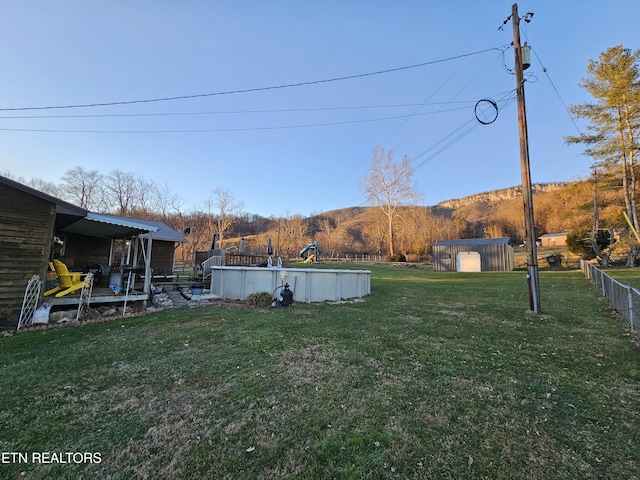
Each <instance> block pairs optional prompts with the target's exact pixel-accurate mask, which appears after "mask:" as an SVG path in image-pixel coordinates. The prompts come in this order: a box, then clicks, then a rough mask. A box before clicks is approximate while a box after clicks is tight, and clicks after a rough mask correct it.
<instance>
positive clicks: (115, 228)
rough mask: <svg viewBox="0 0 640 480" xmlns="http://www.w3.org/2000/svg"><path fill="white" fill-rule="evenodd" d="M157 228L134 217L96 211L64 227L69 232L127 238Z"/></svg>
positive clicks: (154, 230) (63, 229)
mask: <svg viewBox="0 0 640 480" xmlns="http://www.w3.org/2000/svg"><path fill="white" fill-rule="evenodd" d="M157 230H158V228H157V227H155V226H152V225H148V224H145V223H143V222H141V221H139V220H136V219H133V218H125V217H118V216H116V215H107V214H103V213H94V212H88V213H87V216H86V217H84V218H82V219H80V220H78V221H77V222H74V223H72V224H71V225H67V226H66V227H64V228H62V231H63V232H67V233H77V234H80V235H88V236H90V237H103V238H125V237H130V236H133V235H140V234H144V233H150V232H156V231H157Z"/></svg>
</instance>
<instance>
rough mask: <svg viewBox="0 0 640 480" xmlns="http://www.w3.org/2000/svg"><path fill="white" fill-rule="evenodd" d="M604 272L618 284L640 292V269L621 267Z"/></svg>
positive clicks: (607, 269)
mask: <svg viewBox="0 0 640 480" xmlns="http://www.w3.org/2000/svg"><path fill="white" fill-rule="evenodd" d="M603 271H604V273H606V274H607V275H609V276H610V277H612V278H615V279H616V280H617V281H618V282H620V283H622V284H624V285H631V286H632V287H633V288H635V289H638V290H640V267H633V268H624V267H623V266H621V265H620V266H616V267H614V268H605V269H604V270H603Z"/></svg>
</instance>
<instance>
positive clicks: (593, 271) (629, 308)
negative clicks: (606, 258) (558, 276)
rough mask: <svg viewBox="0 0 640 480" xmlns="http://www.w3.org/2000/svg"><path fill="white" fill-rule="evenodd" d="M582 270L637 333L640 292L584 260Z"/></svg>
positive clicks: (639, 319) (581, 261)
mask: <svg viewBox="0 0 640 480" xmlns="http://www.w3.org/2000/svg"><path fill="white" fill-rule="evenodd" d="M580 268H581V269H582V271H583V272H584V275H585V277H587V279H588V280H589V281H591V283H593V284H595V285H596V287H598V288H599V289H600V291H601V292H602V295H603V296H604V297H606V298H607V299H609V302H610V303H611V306H612V307H613V308H614V309H615V310H616V311H617V312H618V313H619V314H620V315H621V316H622V318H623V319H624V321H625V322H626V323H627V324H628V325H629V327H630V328H631V331H632V332H635V331H636V328H635V326H636V325H637V324H638V322H639V321H640V291H638V290H636V289H635V288H633V287H631V286H629V285H624V284H622V283H620V282H619V281H617V280H616V279H614V278H612V277H611V276H609V275H607V274H606V273H604V272H603V271H602V270H600V269H599V268H598V267H596V266H595V265H593V264H591V263H589V262H585V261H584V260H580Z"/></svg>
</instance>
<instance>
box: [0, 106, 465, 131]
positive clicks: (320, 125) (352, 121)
mask: <svg viewBox="0 0 640 480" xmlns="http://www.w3.org/2000/svg"><path fill="white" fill-rule="evenodd" d="M466 108H468V107H457V108H451V109H447V110H439V111H432V112H424V113H418V114H413V116H419V115H420V116H422V115H434V114H436V113H443V112H451V111H455V110H462V109H466ZM404 118H407V115H398V116H393V117H380V118H370V119H363V120H347V121H343V122H326V123H312V124H304V125H281V126H268V127H238V128H210V129H209V128H202V129H192V130H62V129H54V128H50V129H49V128H42V129H37V128H33V129H32V128H0V131H7V132H41V133H103V134H104V133H107V134H156V133H215V132H251V131H261V130H287V129H295V128H312V127H329V126H334V125H350V124H356V123H371V122H381V121H385V120H397V119H404Z"/></svg>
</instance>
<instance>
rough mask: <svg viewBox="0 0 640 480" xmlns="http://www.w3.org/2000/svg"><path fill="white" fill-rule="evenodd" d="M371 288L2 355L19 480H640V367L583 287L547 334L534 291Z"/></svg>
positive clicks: (1, 343) (4, 349)
mask: <svg viewBox="0 0 640 480" xmlns="http://www.w3.org/2000/svg"><path fill="white" fill-rule="evenodd" d="M331 267H333V268H335V265H332V266H331ZM345 268H348V265H347V266H345ZM357 268H363V266H362V264H358V265H357ZM364 268H370V269H371V270H372V272H373V273H372V293H371V295H370V296H369V297H367V298H366V299H364V301H359V302H344V303H326V304H314V305H308V304H300V303H298V304H295V305H294V306H293V307H290V308H248V307H246V306H234V307H229V306H207V307H201V308H182V309H174V310H166V311H162V312H158V313H153V314H149V315H145V316H141V317H137V318H126V319H114V320H112V321H109V322H105V323H96V324H89V325H85V326H68V327H64V328H55V329H48V330H41V331H31V332H24V333H19V334H15V335H13V336H11V337H0V372H1V373H0V391H1V392H2V405H1V406H0V453H1V455H2V457H1V460H2V461H1V463H0V478H14V476H15V478H26V479H79V478H86V479H93V478H95V479H98V478H100V479H137V478H140V479H155V478H159V479H165V478H166V479H176V478H211V479H218V478H220V479H234V480H235V479H280V478H291V479H300V478H302V479H305V478H308V479H318V478H327V479H330V478H331V479H333V478H336V479H361V478H370V479H387V478H399V479H412V478H414V479H424V478H449V479H460V478H485V479H514V478H527V479H545V480H546V479H553V478H564V479H589V478H616V479H618V478H619V479H622V478H624V479H630V478H638V477H640V435H639V432H640V382H639V381H640V350H639V348H638V346H637V345H636V344H635V343H634V337H633V336H631V335H630V334H629V332H627V331H625V329H624V327H623V326H622V325H621V324H620V323H619V322H618V321H617V320H616V318H615V316H614V315H613V313H612V312H611V311H610V310H609V309H608V307H607V305H606V303H605V301H604V300H603V299H601V298H600V296H599V294H598V292H597V291H596V289H595V288H594V287H593V286H592V285H591V284H589V283H588V282H587V281H586V280H585V279H584V277H583V275H582V273H581V272H579V271H576V270H563V271H541V272H540V281H541V305H542V310H543V313H542V314H541V315H536V314H533V313H531V312H529V310H528V291H527V285H526V279H525V273H524V271H514V272H507V273H492V272H483V273H464V274H462V273H437V272H433V271H432V269H431V268H429V267H426V266H417V267H413V268H411V267H406V266H392V265H371V266H365V267H364ZM225 305H226V304H225ZM79 453H82V455H78V454H79Z"/></svg>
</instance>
